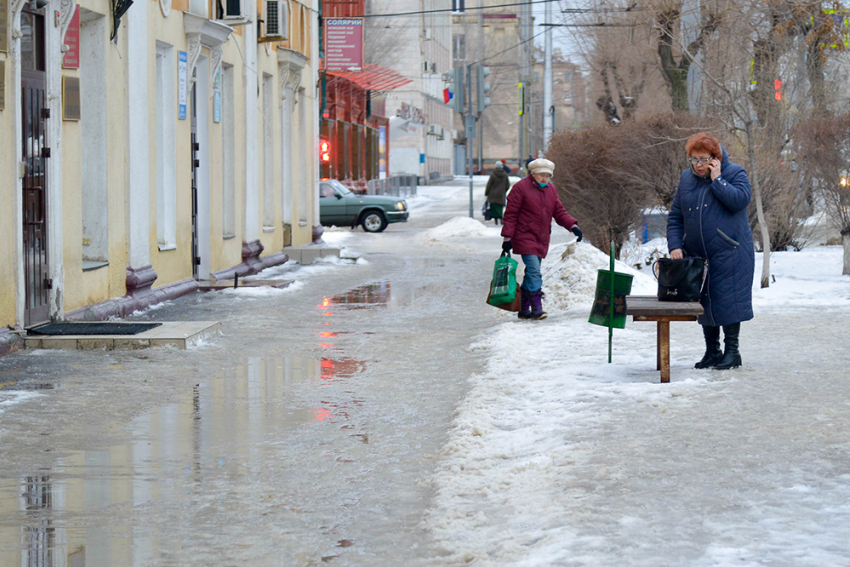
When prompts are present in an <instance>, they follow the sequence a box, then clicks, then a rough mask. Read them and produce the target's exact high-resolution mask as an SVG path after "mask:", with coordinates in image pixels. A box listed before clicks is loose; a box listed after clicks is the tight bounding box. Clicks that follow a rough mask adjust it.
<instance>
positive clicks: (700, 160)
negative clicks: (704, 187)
mask: <svg viewBox="0 0 850 567" xmlns="http://www.w3.org/2000/svg"><path fill="white" fill-rule="evenodd" d="M688 161H689V162H691V163H692V164H694V165H696V164H698V163H701V164H703V165H705V164H707V163H708V162H709V161H711V158H710V157H701V158H695V157H692V158H688Z"/></svg>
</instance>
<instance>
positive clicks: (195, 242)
mask: <svg viewBox="0 0 850 567" xmlns="http://www.w3.org/2000/svg"><path fill="white" fill-rule="evenodd" d="M196 96H197V95H196V89H195V86H194V85H193V86H192V100H191V101H190V103H191V105H192V109H191V114H192V151H191V156H192V277H193V278H195V279H198V266H199V265H200V264H201V256H200V254H199V253H198V166H199V165H200V162H199V161H198V150H199V149H200V146H199V145H198V110H197V99H196V98H195V97H196Z"/></svg>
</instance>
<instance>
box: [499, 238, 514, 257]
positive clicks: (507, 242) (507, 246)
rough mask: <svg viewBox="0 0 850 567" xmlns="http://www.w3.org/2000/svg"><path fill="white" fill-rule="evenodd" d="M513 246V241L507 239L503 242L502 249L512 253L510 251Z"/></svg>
mask: <svg viewBox="0 0 850 567" xmlns="http://www.w3.org/2000/svg"><path fill="white" fill-rule="evenodd" d="M513 247H514V245H513V244H511V241H510V240H505V241H504V242H502V250H503V251H504V252H505V253H506V254H510V253H511V249H512V248H513Z"/></svg>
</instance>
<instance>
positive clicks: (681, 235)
mask: <svg viewBox="0 0 850 567" xmlns="http://www.w3.org/2000/svg"><path fill="white" fill-rule="evenodd" d="M686 149H687V151H688V161H689V162H690V164H691V165H690V169H688V170H687V171H685V172H684V173H682V177H681V178H680V179H679V186H678V188H677V189H676V195H675V197H673V205H672V207H671V208H670V215H669V218H668V222H667V245H668V247H669V249H670V257H671V258H673V259H681V258H685V257H687V256H697V257H701V258H707V259H708V276H707V278H706V280H705V283H704V284H703V292H702V299H701V300H700V303H701V304H702V306H703V308H704V309H705V313H704V314H703V315H701V316H700V318H699V323H700V324H701V325H702V330H703V335H704V336H705V356H703V357H702V360H700V361H699V362H697V363H696V365H695V367H696V368H716V369H718V370H726V369H729V368H735V367H738V366H741V364H742V361H741V354H740V351H739V349H738V336H739V332H740V330H741V322H742V321H749V320H750V319H752V318H753V275H754V272H755V252H754V250H753V234H752V231H751V230H750V223H749V219H748V218H747V205H748V204H749V202H750V180H749V179H748V178H747V172H746V171H744V168H743V167H741V166H740V165H736V164H734V163H732V162H731V161H729V155H728V154H727V153H726V150H725V149H723V148H722V147H721V146H720V144H719V143H718V141H717V139H716V138H713V137H712V136H710V135H708V134H696V135H695V136H692V137H691V138H690V139H689V140H688V143H687V146H686ZM720 327H723V341H724V343H725V346H726V350H725V352H722V351H721V350H720Z"/></svg>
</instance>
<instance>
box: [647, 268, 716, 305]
mask: <svg viewBox="0 0 850 567" xmlns="http://www.w3.org/2000/svg"><path fill="white" fill-rule="evenodd" d="M654 271H655V277H656V279H657V280H658V301H681V302H688V301H699V299H700V295H702V285H703V282H705V275H706V273H707V271H708V262H707V261H706V259H705V258H684V259H682V260H673V259H671V258H659V259H658V260H657V261H656V262H655V266H654Z"/></svg>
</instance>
